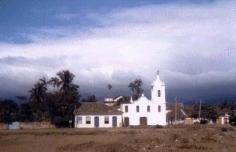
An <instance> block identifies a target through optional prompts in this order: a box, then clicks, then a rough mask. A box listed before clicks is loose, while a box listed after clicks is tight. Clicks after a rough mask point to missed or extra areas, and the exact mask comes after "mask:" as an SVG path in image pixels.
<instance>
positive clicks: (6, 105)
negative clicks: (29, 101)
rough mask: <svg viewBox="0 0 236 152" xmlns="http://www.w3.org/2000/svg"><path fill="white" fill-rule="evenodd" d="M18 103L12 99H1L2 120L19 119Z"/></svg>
mask: <svg viewBox="0 0 236 152" xmlns="http://www.w3.org/2000/svg"><path fill="white" fill-rule="evenodd" d="M18 110H19V108H18V105H17V104H16V103H15V102H14V101H12V100H8V99H6V100H3V101H0V122H4V123H11V122H13V121H16V120H17V119H18Z"/></svg>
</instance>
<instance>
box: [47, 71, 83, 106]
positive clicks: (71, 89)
mask: <svg viewBox="0 0 236 152" xmlns="http://www.w3.org/2000/svg"><path fill="white" fill-rule="evenodd" d="M74 77H75V75H74V74H73V73H71V72H70V71H69V70H64V71H60V72H58V73H57V77H53V78H51V80H50V81H49V83H50V84H52V85H53V87H56V88H58V89H59V93H60V95H61V101H62V102H63V101H65V100H67V101H68V102H73V101H74V100H78V99H79V98H80V95H79V90H78V89H79V86H78V85H76V84H74V83H73V80H74Z"/></svg>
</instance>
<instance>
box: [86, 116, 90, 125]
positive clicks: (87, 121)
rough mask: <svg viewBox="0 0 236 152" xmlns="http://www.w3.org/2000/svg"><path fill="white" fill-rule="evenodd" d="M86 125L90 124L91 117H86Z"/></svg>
mask: <svg viewBox="0 0 236 152" xmlns="http://www.w3.org/2000/svg"><path fill="white" fill-rule="evenodd" d="M86 124H91V117H89V116H87V117H86Z"/></svg>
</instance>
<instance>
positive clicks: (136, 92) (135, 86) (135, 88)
mask: <svg viewBox="0 0 236 152" xmlns="http://www.w3.org/2000/svg"><path fill="white" fill-rule="evenodd" d="M142 85H143V82H142V80H141V79H136V80H134V81H133V82H131V83H130V84H129V85H128V87H129V88H130V89H131V91H132V97H133V100H137V99H138V98H139V97H141V95H142V93H143V89H142Z"/></svg>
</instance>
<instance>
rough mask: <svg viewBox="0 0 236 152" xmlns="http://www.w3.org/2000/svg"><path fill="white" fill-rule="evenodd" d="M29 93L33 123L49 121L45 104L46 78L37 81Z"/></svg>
mask: <svg viewBox="0 0 236 152" xmlns="http://www.w3.org/2000/svg"><path fill="white" fill-rule="evenodd" d="M29 92H30V98H29V106H30V108H31V114H32V119H33V120H34V121H47V120H49V113H48V106H47V102H46V101H45V98H46V94H47V81H46V78H41V79H39V81H38V82H37V83H36V84H35V85H34V87H33V88H32V89H31V90H29ZM25 106H26V105H25ZM22 108H24V107H22ZM24 111H25V110H24ZM28 113H29V112H28Z"/></svg>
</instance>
